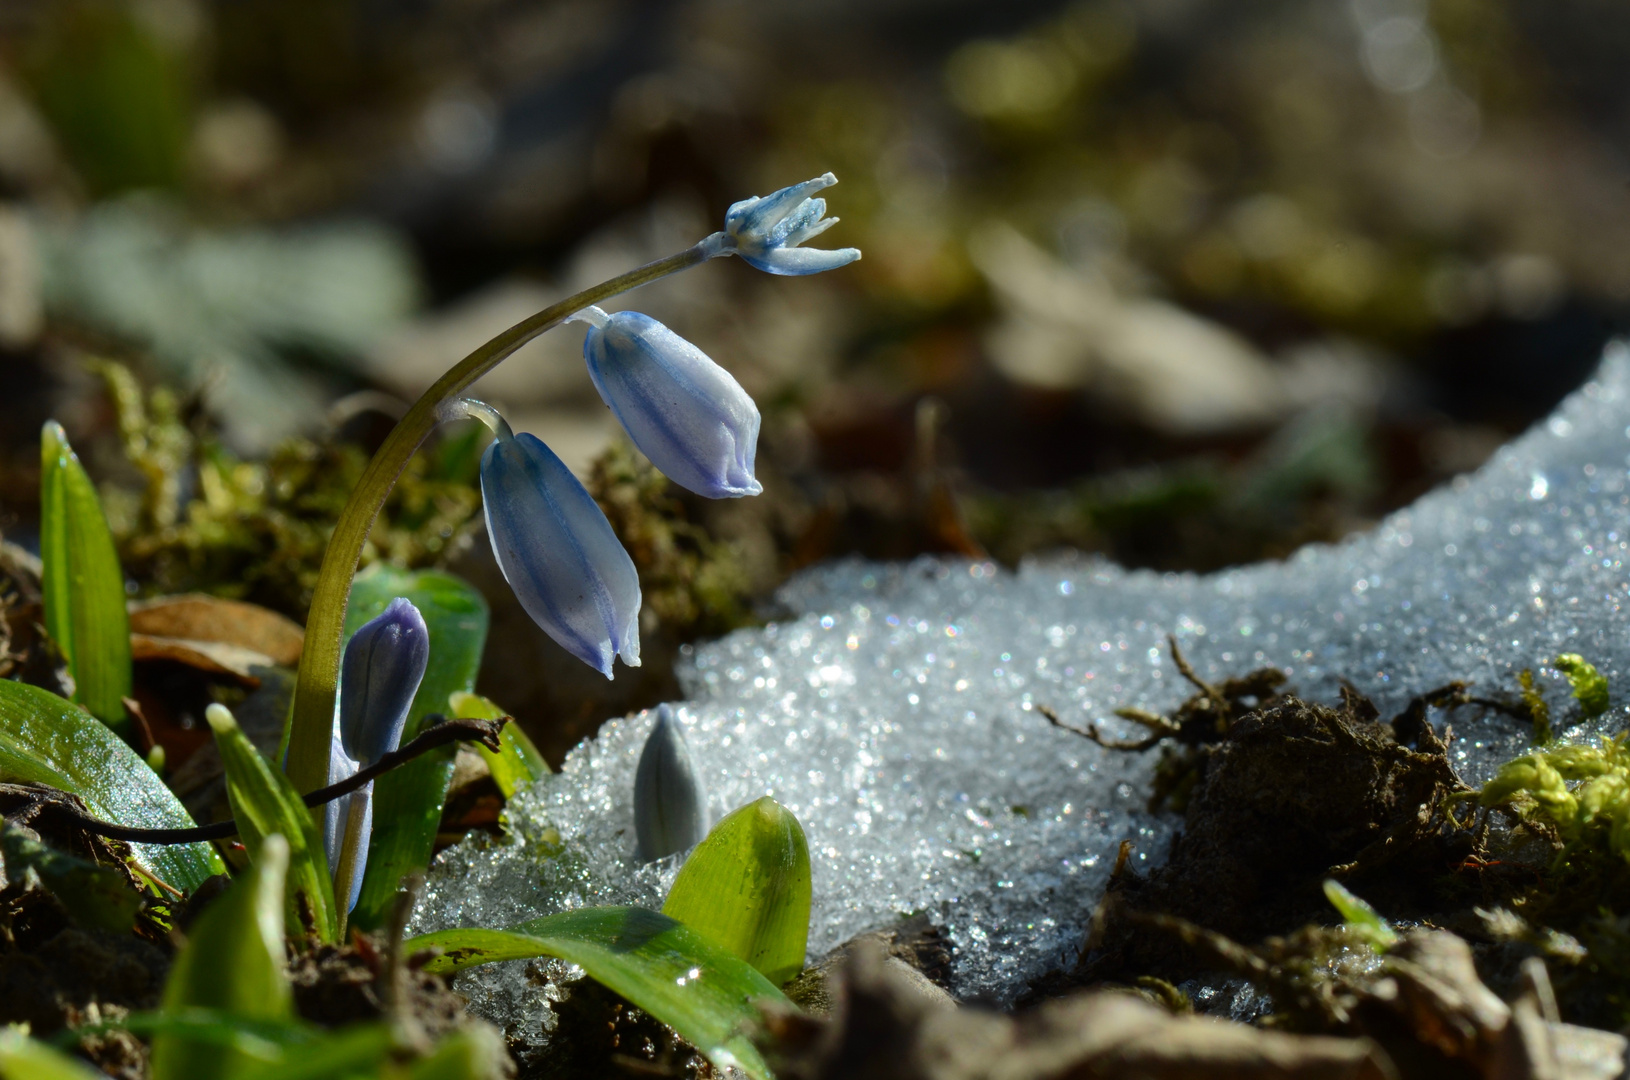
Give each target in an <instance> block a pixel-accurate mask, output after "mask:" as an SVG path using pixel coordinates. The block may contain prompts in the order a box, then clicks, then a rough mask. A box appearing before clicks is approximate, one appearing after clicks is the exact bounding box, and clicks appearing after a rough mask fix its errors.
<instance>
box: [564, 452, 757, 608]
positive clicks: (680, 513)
mask: <svg viewBox="0 0 1630 1080" xmlns="http://www.w3.org/2000/svg"><path fill="white" fill-rule="evenodd" d="M588 488H589V491H590V492H592V493H593V495H594V498H595V500H596V501H597V502H599V504H600V507H601V509H603V510H604V511H605V512H606V516H607V517H608V518H610V519H611V524H612V527H613V528H615V529H616V530H617V535H618V536H619V537H621V538H622V541H623V544H624V546H625V547H627V548H628V553H629V555H630V556H632V557H633V560H634V566H635V567H636V568H637V569H638V570H639V575H640V590H641V592H642V593H643V595H644V603H645V609H646V610H647V611H650V612H651V613H652V614H654V615H655V616H656V617H657V619H658V620H660V622H661V623H662V625H663V626H664V627H665V628H666V629H668V630H669V631H670V632H671V633H673V634H674V635H675V636H676V637H678V638H680V639H681V640H685V639H689V638H693V637H698V636H702V635H715V634H722V633H727V632H728V631H731V630H734V629H736V628H737V627H740V626H746V625H748V624H750V623H752V622H753V621H754V620H753V617H752V613H751V611H750V610H749V608H748V601H749V589H750V584H749V581H748V578H747V574H746V572H745V571H744V570H743V569H742V566H741V561H740V558H739V556H738V553H737V551H736V549H735V547H734V546H733V545H731V544H729V543H726V542H724V541H720V540H717V539H715V538H713V537H712V536H711V535H709V533H708V532H707V530H706V529H704V528H703V527H702V526H700V525H698V524H697V523H695V522H693V521H691V520H690V519H689V517H688V516H687V514H686V512H685V506H684V504H683V503H682V502H681V501H680V500H679V499H677V498H675V497H674V494H673V490H672V488H671V487H670V484H669V481H668V478H667V477H665V476H663V475H662V474H661V473H660V472H658V471H657V469H656V467H655V466H654V465H652V464H651V463H650V462H649V461H647V460H645V458H644V457H641V456H640V455H638V454H636V453H635V452H634V449H633V447H632V446H630V445H629V444H628V443H627V442H626V441H623V440H618V441H616V442H614V443H612V445H611V446H610V447H608V448H607V449H606V451H605V453H603V454H601V455H600V457H599V458H598V459H597V460H596V461H595V462H594V465H593V467H592V470H591V472H590V475H589V483H588Z"/></svg>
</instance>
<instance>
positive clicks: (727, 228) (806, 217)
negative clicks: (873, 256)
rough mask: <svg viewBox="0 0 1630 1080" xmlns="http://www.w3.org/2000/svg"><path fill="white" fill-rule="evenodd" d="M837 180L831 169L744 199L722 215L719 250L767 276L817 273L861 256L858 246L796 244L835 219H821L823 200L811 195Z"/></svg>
mask: <svg viewBox="0 0 1630 1080" xmlns="http://www.w3.org/2000/svg"><path fill="white" fill-rule="evenodd" d="M837 182H838V178H837V177H835V176H833V175H832V174H831V173H823V174H822V175H820V176H817V177H816V178H815V179H813V180H805V181H804V182H803V183H801V184H793V185H792V186H791V187H784V188H782V189H781V190H780V191H777V192H776V193H775V194H773V195H766V196H764V197H762V198H760V197H759V196H757V195H754V196H753V197H752V198H749V199H743V200H742V201H741V202H739V203H735V204H734V205H732V206H731V207H730V209H729V210H727V211H725V215H724V236H723V238H722V250H721V252H720V253H721V254H723V253H724V252H725V251H731V252H734V253H735V254H737V255H740V256H741V257H742V258H744V259H746V260H747V261H748V262H749V263H751V264H753V265H754V266H756V267H758V268H759V269H760V270H763V271H766V272H767V273H771V274H818V273H820V272H821V271H823V270H836V269H837V268H838V267H840V266H847V265H849V264H850V263H852V262H854V261H855V260H856V259H858V258H860V249H859V248H837V249H835V250H826V249H821V248H806V247H799V245H800V244H802V243H803V242H804V241H805V240H809V239H811V238H813V237H816V236H819V235H820V234H821V233H823V232H825V231H826V230H827V229H830V228H831V227H832V226H833V225H836V224H837V223H838V219H837V218H829V217H826V216H825V214H826V200H825V199H812V198H810V196H811V195H813V194H814V193H815V192H817V191H820V190H822V189H823V188H829V187H831V186H832V185H833V184H835V183H837Z"/></svg>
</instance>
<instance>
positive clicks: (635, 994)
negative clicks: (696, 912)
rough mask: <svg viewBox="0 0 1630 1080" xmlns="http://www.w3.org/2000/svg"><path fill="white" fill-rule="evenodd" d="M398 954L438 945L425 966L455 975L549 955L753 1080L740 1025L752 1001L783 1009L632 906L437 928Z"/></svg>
mask: <svg viewBox="0 0 1630 1080" xmlns="http://www.w3.org/2000/svg"><path fill="white" fill-rule="evenodd" d="M403 948H404V949H405V950H406V953H407V955H412V954H413V953H414V952H417V951H420V950H422V949H429V948H439V949H442V950H443V954H442V955H441V956H440V957H438V958H436V959H435V960H432V961H431V962H430V963H429V964H427V965H426V968H425V970H427V971H442V972H445V971H458V970H462V969H463V968H467V967H474V966H476V965H477V964H488V963H492V962H494V961H497V960H519V959H524V958H527V957H533V956H555V957H559V958H560V959H562V960H566V961H568V962H570V963H573V964H576V965H577V966H578V967H581V968H582V969H583V970H584V971H586V972H588V973H589V977H590V978H592V979H594V980H595V981H596V982H599V983H601V984H603V985H605V986H607V987H609V988H610V989H612V990H614V991H616V992H617V993H619V994H621V995H622V996H623V997H625V998H627V999H628V1000H629V1001H631V1002H633V1003H634V1004H635V1005H637V1006H638V1007H639V1008H641V1009H644V1010H645V1011H646V1012H648V1013H650V1014H651V1015H652V1016H654V1017H656V1018H657V1019H658V1020H660V1021H662V1022H663V1023H664V1024H667V1025H668V1026H670V1027H672V1028H673V1029H674V1030H675V1031H677V1032H679V1034H680V1035H681V1036H682V1037H683V1038H684V1039H686V1040H687V1041H688V1042H690V1044H691V1045H693V1046H695V1047H696V1048H697V1049H698V1050H700V1051H701V1052H702V1053H703V1054H705V1055H707V1058H708V1060H710V1061H712V1062H713V1063H714V1064H715V1065H717V1066H719V1067H721V1068H723V1067H724V1066H726V1065H735V1066H737V1067H738V1068H740V1069H742V1070H743V1071H744V1072H746V1073H747V1075H748V1076H751V1077H754V1078H755V1080H770V1071H769V1069H768V1068H767V1067H766V1066H765V1064H764V1059H763V1058H762V1057H760V1056H759V1053H758V1050H757V1049H756V1048H755V1047H754V1046H753V1044H752V1042H751V1041H750V1040H749V1039H748V1037H747V1035H746V1034H745V1031H744V1029H745V1028H746V1026H747V1025H748V1024H751V1023H753V1022H754V1021H756V1020H757V1018H758V1009H757V1007H756V1003H758V1002H764V1001H773V1002H775V1003H776V1004H779V1005H783V1006H786V1007H788V1008H791V1007H792V1006H791V1003H790V1002H788V1001H787V999H786V997H784V996H783V995H782V993H781V991H779V990H777V989H776V988H775V985H774V984H772V983H771V982H770V981H769V980H767V979H765V978H764V976H762V975H760V974H759V973H758V972H757V971H755V970H753V968H752V967H751V966H749V965H748V964H746V963H744V962H742V961H741V960H740V959H738V958H737V957H735V956H733V955H731V954H730V953H729V952H728V951H726V950H724V949H722V948H720V947H719V946H717V945H715V944H713V943H712V942H711V941H709V940H707V939H706V938H704V937H702V936H701V935H700V934H698V933H696V931H694V930H692V929H690V928H689V927H687V926H685V925H684V924H683V923H680V922H677V921H675V920H673V919H670V918H668V917H667V916H666V915H662V914H659V913H657V912H655V911H648V910H646V909H645V908H638V907H597V908H579V909H578V910H575V911H563V912H560V913H559V914H557V915H546V916H544V917H543V918H541V919H533V920H532V921H531V922H525V923H521V924H520V925H518V926H513V927H510V928H509V929H508V930H481V929H469V930H440V931H437V932H436V933H433V934H424V935H422V936H420V937H416V938H414V939H412V940H411V941H408V942H406V943H405V944H404V945H403Z"/></svg>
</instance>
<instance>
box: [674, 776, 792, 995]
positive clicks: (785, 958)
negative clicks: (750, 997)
mask: <svg viewBox="0 0 1630 1080" xmlns="http://www.w3.org/2000/svg"><path fill="white" fill-rule="evenodd" d="M809 898H810V887H809V845H808V844H807V843H806V842H805V841H804V830H803V827H802V826H800V825H799V824H798V819H797V818H795V817H793V816H792V814H791V812H789V811H788V810H787V808H786V807H784V806H782V805H781V804H780V803H778V802H776V801H775V800H774V799H772V798H770V797H769V796H767V795H766V796H765V797H764V798H762V799H759V800H758V801H757V802H751V803H748V804H747V805H746V806H743V807H741V808H740V809H739V810H735V811H733V812H732V813H730V814H727V815H726V816H725V818H724V820H723V821H720V822H719V823H718V824H717V825H715V826H713V831H712V832H710V833H708V834H707V839H705V840H703V841H702V842H701V843H700V844H698V845H696V850H695V851H693V852H691V854H690V858H688V859H686V860H685V865H684V866H682V867H680V870H679V876H678V877H677V878H675V879H674V883H673V888H671V889H669V890H668V899H667V900H666V901H664V902H663V905H662V913H663V914H664V915H669V916H671V917H673V918H675V919H678V920H679V921H680V922H682V923H684V924H685V925H686V926H688V927H690V928H691V929H692V930H695V931H696V932H697V933H699V934H701V935H702V936H704V937H706V938H708V939H709V940H710V941H714V942H717V943H718V944H719V945H722V946H723V947H725V948H726V949H729V950H730V951H731V952H733V953H735V954H736V955H737V956H739V957H741V958H742V959H743V960H745V961H747V962H748V963H749V964H752V965H753V966H754V967H755V968H757V969H758V970H760V971H762V972H763V973H764V977H765V978H767V979H769V980H770V981H771V982H773V983H775V984H776V985H777V986H780V985H781V984H782V983H784V982H786V981H787V980H788V979H790V978H792V977H793V976H794V975H796V974H798V973H799V972H800V971H802V970H803V968H804V948H805V946H807V945H808V944H809Z"/></svg>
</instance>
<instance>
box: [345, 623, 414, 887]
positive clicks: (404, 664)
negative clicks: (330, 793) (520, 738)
mask: <svg viewBox="0 0 1630 1080" xmlns="http://www.w3.org/2000/svg"><path fill="white" fill-rule="evenodd" d="M429 663H430V630H429V628H428V627H426V626H425V622H424V616H422V615H420V614H419V609H418V608H416V607H414V606H413V602H412V601H410V600H408V599H407V598H406V597H404V596H398V597H397V598H396V599H394V600H392V601H391V602H390V604H389V605H387V606H386V608H385V610H384V611H382V612H381V613H380V614H379V615H377V616H375V617H374V618H372V619H370V620H368V622H366V623H364V624H363V625H362V627H361V628H360V629H359V630H358V631H357V632H356V633H355V634H352V635H351V640H350V641H349V642H347V643H346V646H345V656H344V658H343V661H342V665H341V668H340V697H339V716H338V718H337V719H336V722H335V725H334V728H335V730H334V739H333V746H332V747H331V748H330V751H329V759H328V760H329V765H328V782H329V783H331V784H333V783H338V782H339V781H341V780H345V779H347V778H349V777H351V776H353V775H355V774H356V772H357V770H358V769H360V768H362V767H364V766H366V765H370V764H372V763H373V762H375V761H378V760H379V759H380V758H382V757H384V756H385V755H386V754H388V753H390V752H391V751H393V750H395V749H396V748H397V746H398V745H399V744H400V743H401V741H402V729H403V728H404V727H405V726H406V725H407V718H408V710H409V709H410V708H411V707H412V705H413V696H414V695H415V694H417V693H418V692H419V683H420V682H422V681H423V679H424V673H425V668H426V667H427V666H428V665H429ZM373 789H374V786H373V784H371V783H370V784H367V785H365V786H363V787H361V788H359V789H358V790H356V791H353V792H352V793H351V794H350V795H348V796H346V797H345V798H343V799H335V800H334V801H332V802H330V803H329V804H328V805H327V807H326V808H325V810H324V814H323V842H324V847H325V848H326V850H327V853H328V865H329V866H330V867H332V868H333V871H334V876H335V880H336V882H337V883H339V884H342V885H344V886H345V888H346V890H347V893H346V896H345V901H346V910H347V911H349V910H350V909H351V908H353V907H355V906H356V902H357V896H358V895H359V894H360V893H361V891H362V869H363V867H365V866H366V865H367V863H368V841H369V837H370V836H371V834H372V833H373V815H374V808H373Z"/></svg>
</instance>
